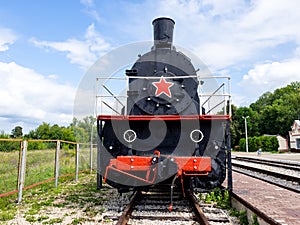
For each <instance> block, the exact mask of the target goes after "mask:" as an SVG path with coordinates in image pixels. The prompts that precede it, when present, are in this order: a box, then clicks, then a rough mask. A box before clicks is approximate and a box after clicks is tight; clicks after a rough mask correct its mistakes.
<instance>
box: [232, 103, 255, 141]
mask: <svg viewBox="0 0 300 225" xmlns="http://www.w3.org/2000/svg"><path fill="white" fill-rule="evenodd" d="M232 108H233V109H234V107H232ZM246 116H249V118H248V119H247V130H248V135H249V136H256V135H258V134H259V129H258V119H259V118H258V113H257V112H255V111H253V110H252V109H251V108H248V107H240V108H237V109H236V108H235V109H234V111H232V123H231V130H232V134H233V135H232V141H231V142H232V146H235V145H238V144H239V140H240V139H241V138H242V137H245V121H244V118H243V117H246Z"/></svg>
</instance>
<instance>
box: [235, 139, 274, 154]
mask: <svg viewBox="0 0 300 225" xmlns="http://www.w3.org/2000/svg"><path fill="white" fill-rule="evenodd" d="M239 145H240V151H242V152H245V151H246V139H245V138H241V139H240V142H239ZM278 147H279V143H278V140H277V138H276V136H259V137H249V138H248V150H249V152H256V151H257V150H258V149H259V148H261V149H262V151H264V152H277V151H278Z"/></svg>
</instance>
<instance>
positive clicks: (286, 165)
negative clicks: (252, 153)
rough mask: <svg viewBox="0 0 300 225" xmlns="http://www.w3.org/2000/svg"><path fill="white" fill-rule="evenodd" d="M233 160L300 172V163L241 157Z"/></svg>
mask: <svg viewBox="0 0 300 225" xmlns="http://www.w3.org/2000/svg"><path fill="white" fill-rule="evenodd" d="M233 159H234V160H238V161H244V162H251V163H258V164H263V165H269V166H274V167H280V168H284V169H290V170H296V171H300V163H299V162H288V161H278V160H270V159H257V158H250V157H240V156H237V157H235V158H233Z"/></svg>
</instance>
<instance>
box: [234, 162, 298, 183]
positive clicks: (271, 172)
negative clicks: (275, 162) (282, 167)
mask: <svg viewBox="0 0 300 225" xmlns="http://www.w3.org/2000/svg"><path fill="white" fill-rule="evenodd" d="M232 166H236V167H239V168H242V169H247V170H251V171H255V172H258V173H262V174H267V175H270V176H273V177H276V178H280V179H283V180H287V181H293V182H297V183H300V178H299V177H295V176H291V175H288V174H282V173H277V172H273V171H269V170H265V169H260V168H256V167H253V166H247V165H241V164H238V163H234V162H232Z"/></svg>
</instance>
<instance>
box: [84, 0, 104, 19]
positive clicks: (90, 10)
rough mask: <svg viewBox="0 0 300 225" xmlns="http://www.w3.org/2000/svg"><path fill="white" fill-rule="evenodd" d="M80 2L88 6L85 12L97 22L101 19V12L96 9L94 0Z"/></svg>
mask: <svg viewBox="0 0 300 225" xmlns="http://www.w3.org/2000/svg"><path fill="white" fill-rule="evenodd" d="M80 3H81V4H83V5H84V6H85V7H86V8H85V10H84V12H85V13H86V14H87V15H89V16H91V17H92V18H93V19H95V20H96V21H97V22H100V21H101V17H100V16H99V13H98V12H97V11H96V9H95V4H94V0H80Z"/></svg>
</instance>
